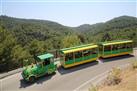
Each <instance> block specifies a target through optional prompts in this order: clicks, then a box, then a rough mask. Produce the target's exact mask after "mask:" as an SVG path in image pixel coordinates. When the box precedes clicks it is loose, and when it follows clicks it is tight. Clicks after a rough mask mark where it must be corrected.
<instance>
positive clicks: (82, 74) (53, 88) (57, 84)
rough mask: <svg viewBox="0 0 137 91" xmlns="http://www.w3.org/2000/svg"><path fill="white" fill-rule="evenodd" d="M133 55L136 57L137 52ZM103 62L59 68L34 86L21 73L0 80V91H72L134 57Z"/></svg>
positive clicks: (123, 57)
mask: <svg viewBox="0 0 137 91" xmlns="http://www.w3.org/2000/svg"><path fill="white" fill-rule="evenodd" d="M134 54H136V55H137V51H136V52H135V53H134ZM103 60H104V62H103V63H98V62H91V63H88V64H83V65H80V66H77V67H73V68H70V69H63V68H60V69H59V70H58V71H56V74H53V75H50V76H44V77H41V78H39V79H38V80H37V81H36V82H35V83H34V84H30V83H25V82H24V81H23V80H22V77H21V73H17V74H14V75H11V76H9V77H6V78H4V79H1V80H0V91H74V90H75V89H76V88H78V87H79V86H80V85H82V84H83V83H85V82H87V81H88V80H90V79H92V78H94V77H96V76H97V75H99V74H101V73H103V72H105V71H107V70H110V69H111V68H112V67H116V66H119V65H124V64H127V63H131V61H132V60H135V57H134V56H131V55H126V56H120V57H115V58H109V59H103Z"/></svg>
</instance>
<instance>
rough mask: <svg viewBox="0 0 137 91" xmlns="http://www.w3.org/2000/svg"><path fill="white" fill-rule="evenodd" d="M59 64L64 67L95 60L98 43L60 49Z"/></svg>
mask: <svg viewBox="0 0 137 91" xmlns="http://www.w3.org/2000/svg"><path fill="white" fill-rule="evenodd" d="M60 57H61V65H62V66H63V67H64V68H69V67H72V66H76V65H80V64H83V63H87V62H91V61H96V60H97V58H98V45H95V44H86V45H81V46H76V47H70V48H65V49H61V50H60Z"/></svg>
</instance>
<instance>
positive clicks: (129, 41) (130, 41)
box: [103, 40, 133, 45]
mask: <svg viewBox="0 0 137 91" xmlns="http://www.w3.org/2000/svg"><path fill="white" fill-rule="evenodd" d="M132 42H133V41H132V40H128V41H120V42H113V43H109V42H108V43H104V44H103V45H114V44H122V43H132Z"/></svg>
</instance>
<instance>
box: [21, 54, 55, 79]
mask: <svg viewBox="0 0 137 91" xmlns="http://www.w3.org/2000/svg"><path fill="white" fill-rule="evenodd" d="M53 58H54V55H53V54H50V53H47V54H43V55H40V56H37V57H36V64H32V65H29V66H26V67H24V68H23V72H22V77H23V78H24V79H25V80H26V81H29V82H34V81H35V79H36V78H38V77H40V76H43V75H45V74H52V73H54V72H55V71H56V69H57V66H56V64H55V63H54V60H53Z"/></svg>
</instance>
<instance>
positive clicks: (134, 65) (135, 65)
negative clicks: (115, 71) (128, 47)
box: [132, 60, 137, 69]
mask: <svg viewBox="0 0 137 91" xmlns="http://www.w3.org/2000/svg"><path fill="white" fill-rule="evenodd" d="M132 67H133V69H136V68H137V61H136V60H135V61H133V63H132Z"/></svg>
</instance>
